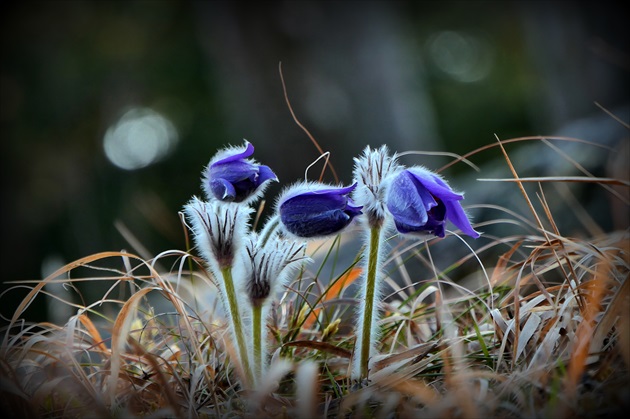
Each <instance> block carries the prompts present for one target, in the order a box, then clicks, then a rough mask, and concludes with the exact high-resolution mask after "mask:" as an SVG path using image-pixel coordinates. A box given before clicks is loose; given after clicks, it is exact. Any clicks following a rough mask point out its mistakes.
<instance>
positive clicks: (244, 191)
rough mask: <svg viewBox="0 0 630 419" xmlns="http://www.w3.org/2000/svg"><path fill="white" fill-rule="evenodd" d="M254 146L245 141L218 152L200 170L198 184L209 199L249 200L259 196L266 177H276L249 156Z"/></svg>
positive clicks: (275, 178) (274, 179)
mask: <svg viewBox="0 0 630 419" xmlns="http://www.w3.org/2000/svg"><path fill="white" fill-rule="evenodd" d="M252 154H254V146H253V145H251V143H249V142H247V141H245V144H244V145H243V146H241V147H228V148H225V149H223V150H220V151H219V152H217V154H216V155H215V156H214V157H213V158H212V159H211V160H210V163H209V164H208V166H207V167H206V168H205V169H204V172H203V183H202V185H201V187H202V189H203V191H204V192H205V194H206V197H207V199H208V200H212V199H218V200H219V201H227V202H248V201H252V200H255V199H256V198H258V197H260V195H261V194H262V193H263V192H264V189H265V188H266V187H267V185H268V182H269V181H277V180H278V178H277V176H276V175H275V173H273V172H272V171H271V169H270V168H269V167H268V166H265V165H261V164H258V163H256V161H255V160H252V159H248V157H250V156H251V155H252Z"/></svg>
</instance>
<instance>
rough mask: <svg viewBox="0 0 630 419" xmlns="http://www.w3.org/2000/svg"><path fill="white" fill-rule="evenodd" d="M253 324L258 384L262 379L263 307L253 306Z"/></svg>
mask: <svg viewBox="0 0 630 419" xmlns="http://www.w3.org/2000/svg"><path fill="white" fill-rule="evenodd" d="M252 323H253V333H254V373H255V374H256V379H257V382H259V380H260V379H261V378H262V362H263V360H262V356H263V354H262V305H257V304H254V305H253V306H252Z"/></svg>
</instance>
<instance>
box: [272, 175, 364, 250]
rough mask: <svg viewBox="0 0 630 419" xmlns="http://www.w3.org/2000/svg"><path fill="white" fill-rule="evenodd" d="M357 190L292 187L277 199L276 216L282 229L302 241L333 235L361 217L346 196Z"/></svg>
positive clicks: (314, 185) (306, 184)
mask: <svg viewBox="0 0 630 419" xmlns="http://www.w3.org/2000/svg"><path fill="white" fill-rule="evenodd" d="M356 187H357V185H356V184H354V185H352V186H348V187H345V188H344V187H335V186H330V185H326V184H323V183H317V182H304V183H299V184H296V185H294V186H292V187H290V188H289V189H287V190H285V192H284V193H283V194H282V195H281V196H280V197H279V199H278V205H277V212H278V214H279V216H280V221H281V222H282V224H283V225H284V228H285V229H286V230H287V231H288V232H289V233H291V234H293V235H295V236H298V237H302V238H315V237H325V236H329V235H332V234H337V233H339V232H340V231H341V230H343V229H344V228H345V227H347V226H348V225H349V224H350V223H351V222H352V219H353V218H354V217H356V216H357V215H359V214H361V207H360V206H357V205H355V203H354V202H353V201H352V199H350V197H349V194H350V192H352V191H353V190H354V189H355V188H356Z"/></svg>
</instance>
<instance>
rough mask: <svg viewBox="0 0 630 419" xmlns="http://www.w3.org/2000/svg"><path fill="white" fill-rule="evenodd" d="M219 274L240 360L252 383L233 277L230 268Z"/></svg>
mask: <svg viewBox="0 0 630 419" xmlns="http://www.w3.org/2000/svg"><path fill="white" fill-rule="evenodd" d="M221 275H222V276H223V283H224V284H225V294H226V297H227V300H228V306H229V309H230V314H231V317H232V327H233V328H234V334H235V335H236V344H237V346H238V352H239V356H240V361H241V364H242V366H243V370H244V373H245V376H246V377H247V380H248V382H249V383H252V382H253V375H252V370H251V367H250V363H249V357H248V354H247V346H246V345H245V336H244V335H243V323H242V321H241V313H240V311H239V309H238V304H237V300H236V290H235V288H234V279H233V278H232V268H231V267H224V268H221Z"/></svg>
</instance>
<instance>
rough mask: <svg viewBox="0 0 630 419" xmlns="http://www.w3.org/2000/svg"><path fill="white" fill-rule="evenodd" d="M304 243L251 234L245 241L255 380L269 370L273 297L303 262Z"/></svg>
mask: <svg viewBox="0 0 630 419" xmlns="http://www.w3.org/2000/svg"><path fill="white" fill-rule="evenodd" d="M305 248H306V243H305V242H300V241H296V240H271V241H269V240H268V241H266V242H264V243H263V241H262V240H261V239H260V238H259V236H258V235H257V234H256V233H251V234H250V236H249V237H248V240H247V241H246V244H245V253H246V257H245V263H244V266H245V269H246V274H245V277H246V281H247V285H246V289H247V294H248V296H249V301H250V303H251V308H252V328H251V331H252V340H251V345H252V359H253V364H254V372H255V377H254V379H255V381H256V382H259V381H260V380H261V379H262V375H263V374H264V373H265V371H266V369H267V358H268V356H267V345H266V341H267V339H266V335H267V327H265V319H266V318H267V317H268V313H269V310H270V305H271V301H272V298H269V297H273V296H275V295H276V294H277V293H278V292H279V291H280V290H281V288H282V286H283V285H285V284H286V282H288V280H289V275H290V274H291V272H293V270H294V269H295V268H297V267H298V266H299V265H300V264H301V262H302V261H307V260H310V259H309V258H307V257H305V256H304V250H305Z"/></svg>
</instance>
